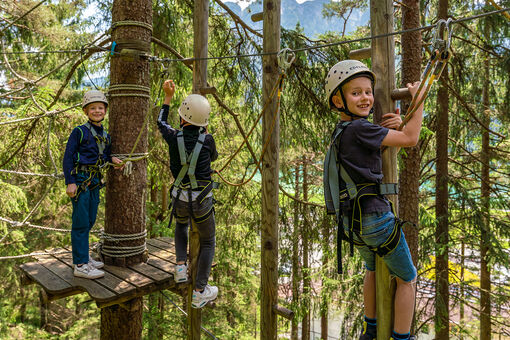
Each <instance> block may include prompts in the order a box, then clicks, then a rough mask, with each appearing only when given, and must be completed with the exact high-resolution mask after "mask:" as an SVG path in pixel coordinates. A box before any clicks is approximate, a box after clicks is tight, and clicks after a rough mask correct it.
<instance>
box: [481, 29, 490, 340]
mask: <svg viewBox="0 0 510 340" xmlns="http://www.w3.org/2000/svg"><path fill="white" fill-rule="evenodd" d="M484 32H485V34H486V37H489V36H490V27H489V24H488V23H487V22H485V28H484ZM483 56H484V60H483V70H484V72H483V88H482V103H483V113H482V121H483V124H484V125H485V126H489V125H490V106H489V88H490V86H491V85H490V80H489V72H490V66H489V57H490V56H489V55H487V54H484V55H483ZM489 143H490V140H489V131H487V130H486V129H483V131H482V153H481V155H480V158H481V161H482V176H481V177H482V187H481V194H482V195H481V196H482V214H483V218H482V221H483V222H482V225H481V230H480V340H490V338H491V272H490V267H489V253H490V250H489V249H490V248H489V247H490V237H489V236H490V186H489V183H490V182H489V181H490V175H489V163H490V148H489V147H490V144H489Z"/></svg>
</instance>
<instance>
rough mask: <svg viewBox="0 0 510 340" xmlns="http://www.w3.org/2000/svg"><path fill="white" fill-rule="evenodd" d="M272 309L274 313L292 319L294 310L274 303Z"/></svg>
mask: <svg viewBox="0 0 510 340" xmlns="http://www.w3.org/2000/svg"><path fill="white" fill-rule="evenodd" d="M273 310H274V312H275V313H276V314H278V315H279V316H282V317H284V318H285V319H287V320H292V319H294V311H291V310H290V309H287V308H285V307H282V306H278V305H276V306H273Z"/></svg>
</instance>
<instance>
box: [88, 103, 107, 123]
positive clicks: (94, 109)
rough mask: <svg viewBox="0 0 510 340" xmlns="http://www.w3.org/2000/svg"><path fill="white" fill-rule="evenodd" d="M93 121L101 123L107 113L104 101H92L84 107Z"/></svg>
mask: <svg viewBox="0 0 510 340" xmlns="http://www.w3.org/2000/svg"><path fill="white" fill-rule="evenodd" d="M83 112H85V114H86V115H87V117H88V118H89V120H90V121H91V122H92V123H95V124H100V123H101V122H102V121H103V119H104V116H105V115H106V105H105V104H104V103H102V102H95V103H90V104H88V105H87V106H85V107H84V108H83Z"/></svg>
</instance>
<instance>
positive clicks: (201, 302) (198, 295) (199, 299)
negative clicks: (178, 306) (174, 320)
mask: <svg viewBox="0 0 510 340" xmlns="http://www.w3.org/2000/svg"><path fill="white" fill-rule="evenodd" d="M217 296H218V287H216V286H209V285H207V286H205V288H204V290H203V291H202V292H197V291H196V290H193V297H192V299H191V307H193V308H202V307H204V306H205V305H206V304H207V303H208V302H209V301H213V300H214V299H216V297H217Z"/></svg>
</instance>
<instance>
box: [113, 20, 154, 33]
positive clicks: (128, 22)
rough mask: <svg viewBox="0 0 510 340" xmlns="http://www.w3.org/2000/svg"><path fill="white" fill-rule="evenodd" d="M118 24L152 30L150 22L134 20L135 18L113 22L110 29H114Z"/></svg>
mask: <svg viewBox="0 0 510 340" xmlns="http://www.w3.org/2000/svg"><path fill="white" fill-rule="evenodd" d="M120 26H139V27H143V28H146V29H148V30H149V31H151V32H152V25H151V24H148V23H146V22H142V21H135V20H123V21H116V22H113V23H112V26H111V27H110V30H112V31H113V30H114V29H116V28H117V27H120Z"/></svg>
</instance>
